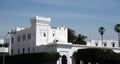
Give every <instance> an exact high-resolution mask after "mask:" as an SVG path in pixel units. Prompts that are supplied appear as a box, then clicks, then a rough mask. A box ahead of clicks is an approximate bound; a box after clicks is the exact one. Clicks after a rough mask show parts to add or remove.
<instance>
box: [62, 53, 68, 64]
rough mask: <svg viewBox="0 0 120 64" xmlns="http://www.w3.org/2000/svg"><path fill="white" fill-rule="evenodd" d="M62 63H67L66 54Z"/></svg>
mask: <svg viewBox="0 0 120 64" xmlns="http://www.w3.org/2000/svg"><path fill="white" fill-rule="evenodd" d="M62 64H67V57H66V56H65V55H63V56H62Z"/></svg>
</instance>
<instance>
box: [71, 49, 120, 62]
mask: <svg viewBox="0 0 120 64" xmlns="http://www.w3.org/2000/svg"><path fill="white" fill-rule="evenodd" d="M73 58H74V59H75V60H76V59H77V60H83V61H85V62H91V63H92V64H95V63H99V64H114V63H116V64H119V63H120V62H119V61H120V60H119V59H120V54H118V53H115V52H113V51H112V50H110V49H100V48H87V49H78V50H77V51H76V52H74V54H73Z"/></svg>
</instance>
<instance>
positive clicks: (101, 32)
mask: <svg viewBox="0 0 120 64" xmlns="http://www.w3.org/2000/svg"><path fill="white" fill-rule="evenodd" d="M98 32H99V33H100V35H101V41H102V46H103V35H104V32H105V28H104V27H100V28H99V30H98Z"/></svg>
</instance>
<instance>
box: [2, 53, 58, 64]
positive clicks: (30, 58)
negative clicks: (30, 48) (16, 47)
mask: <svg viewBox="0 0 120 64" xmlns="http://www.w3.org/2000/svg"><path fill="white" fill-rule="evenodd" d="M59 56H60V55H59V53H58V52H51V53H47V52H41V53H29V54H19V55H10V56H9V55H6V56H4V57H5V64H56V61H57V60H58V59H59ZM2 62H3V55H0V64H2Z"/></svg>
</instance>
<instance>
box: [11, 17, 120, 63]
mask: <svg viewBox="0 0 120 64" xmlns="http://www.w3.org/2000/svg"><path fill="white" fill-rule="evenodd" d="M30 22H31V27H29V28H18V27H17V28H14V29H12V32H14V34H13V36H12V38H11V53H12V54H22V53H34V52H59V53H60V55H61V58H60V59H59V60H58V62H57V64H62V61H61V60H62V58H63V57H66V61H67V64H72V58H71V57H72V55H73V53H74V52H75V51H76V50H78V49H83V48H108V49H112V50H114V51H117V52H120V48H119V47H118V42H117V41H113V40H106V41H104V47H103V46H101V42H100V40H98V41H96V40H91V41H88V44H87V45H77V44H71V43H68V40H67V39H68V34H67V33H68V32H67V28H65V27H64V26H60V27H51V26H50V22H51V18H47V17H39V16H35V17H32V18H31V19H30ZM109 42H110V43H109Z"/></svg>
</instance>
